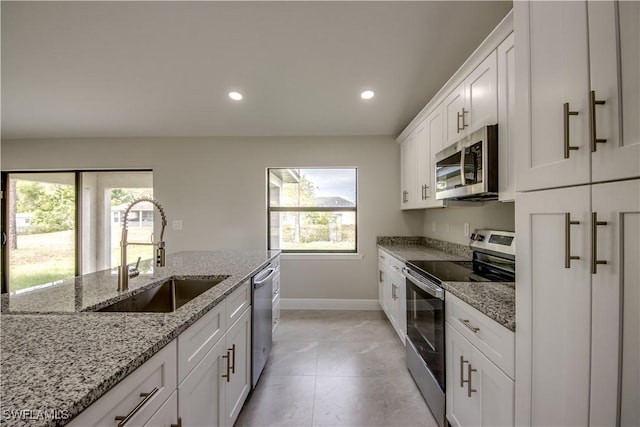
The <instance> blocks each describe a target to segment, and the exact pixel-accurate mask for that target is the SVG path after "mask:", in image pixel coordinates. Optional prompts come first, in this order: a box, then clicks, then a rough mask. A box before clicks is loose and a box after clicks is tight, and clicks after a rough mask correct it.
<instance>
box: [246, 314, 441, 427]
mask: <svg viewBox="0 0 640 427" xmlns="http://www.w3.org/2000/svg"><path fill="white" fill-rule="evenodd" d="M235 425H236V426H237V427H250V426H363V427H364V426H394V427H395V426H425V427H437V423H436V422H435V420H434V418H433V416H432V415H431V412H430V411H429V409H428V407H427V404H426V403H425V402H424V400H423V399H422V396H421V395H420V392H419V390H418V388H417V386H416V385H415V383H414V382H413V379H412V378H411V375H410V374H409V371H407V368H406V365H405V359H404V347H403V346H402V343H401V342H400V340H399V338H398V336H397V335H396V333H395V332H394V330H393V329H392V327H391V325H390V324H389V322H388V320H387V319H386V317H385V315H384V313H382V312H381V311H319V310H283V311H282V312H281V323H280V326H279V327H278V329H277V330H276V332H275V334H274V336H273V350H272V352H271V356H270V357H269V361H268V362H267V366H266V367H265V370H264V371H263V373H262V377H261V378H260V381H259V383H258V386H257V387H256V389H255V391H254V392H253V394H252V395H251V396H250V397H249V399H248V400H247V402H246V403H245V406H244V408H243V410H242V412H241V413H240V416H239V417H238V421H237V422H236V424H235Z"/></svg>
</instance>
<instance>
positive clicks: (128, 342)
mask: <svg viewBox="0 0 640 427" xmlns="http://www.w3.org/2000/svg"><path fill="white" fill-rule="evenodd" d="M278 254H279V251H266V250H231V251H194V252H179V253H176V254H172V255H168V256H167V263H166V267H160V268H155V269H151V268H150V267H149V265H148V264H147V265H143V266H142V269H141V270H142V271H143V274H141V276H139V277H136V278H133V279H130V282H129V288H130V290H129V291H128V292H118V291H117V274H112V271H110V270H106V271H101V272H97V273H92V274H88V275H84V276H81V277H77V278H74V279H69V280H67V281H64V282H62V283H60V284H57V285H55V286H51V287H46V288H42V289H39V290H35V291H33V292H25V293H23V294H19V295H3V296H2V301H1V302H2V315H0V323H1V324H2V328H1V329H0V339H1V341H0V348H1V350H2V353H1V360H0V364H1V369H0V409H1V412H0V425H2V426H5V425H6V426H9V425H11V426H59V425H64V424H66V423H67V422H68V421H70V419H71V418H72V417H74V416H75V415H77V414H78V413H79V412H81V411H82V410H84V409H86V408H87V407H88V406H89V405H90V404H91V403H93V402H94V401H96V400H97V399H98V398H99V397H101V396H102V395H103V394H104V393H106V392H107V391H108V390H109V389H111V387H113V386H114V385H115V384H117V383H118V382H119V381H121V380H122V379H124V378H125V377H126V376H127V375H128V374H129V373H131V372H132V371H134V370H135V369H136V368H137V367H139V366H140V365H142V364H143V363H144V362H145V361H146V360H148V359H149V358H150V357H151V356H153V355H154V354H155V353H156V352H158V351H159V350H160V349H161V348H162V347H164V346H165V345H167V344H168V343H169V342H171V341H172V340H173V339H174V338H176V337H177V336H178V335H179V334H180V333H181V332H182V331H184V330H185V329H186V328H187V327H188V326H190V325H191V324H193V323H194V322H195V321H196V320H198V319H199V318H200V317H202V316H203V315H204V314H205V313H206V312H207V311H209V310H211V308H213V307H214V306H216V305H217V304H218V303H220V302H221V301H222V300H224V298H225V297H226V296H228V295H229V294H230V293H232V292H233V291H234V290H235V289H236V288H237V287H238V286H240V285H241V284H242V283H244V282H245V281H246V280H247V279H249V278H250V277H251V276H252V275H254V274H255V273H256V272H258V271H259V270H260V269H261V268H262V267H263V266H265V265H266V264H267V263H268V262H269V261H270V260H272V259H273V258H274V257H276V256H277V255H278ZM145 270H146V271H147V272H148V273H147V274H146V275H145V274H144V271H145ZM152 270H153V271H152ZM220 275H225V276H226V275H228V276H229V277H228V278H227V279H225V280H224V281H222V282H221V283H220V284H218V285H216V286H214V287H213V288H212V289H210V290H208V291H207V292H205V293H203V294H202V295H200V296H199V297H197V298H195V299H193V300H192V301H190V302H189V303H187V304H185V305H183V306H182V307H180V308H178V309H177V310H175V311H174V312H171V313H95V312H91V311H85V310H93V309H97V308H100V307H102V306H104V305H107V304H109V303H111V302H115V301H117V300H119V299H123V298H125V297H127V296H128V295H130V294H132V293H137V292H140V291H142V290H144V289H147V288H149V287H152V286H153V285H154V284H157V283H159V282H162V281H165V280H167V279H168V278H171V277H185V276H186V277H189V276H191V277H193V276H198V277H214V276H220ZM12 411H16V412H12ZM17 411H31V412H29V413H27V414H24V413H22V416H18V415H16V414H17ZM51 414H54V415H57V418H58V419H54V420H51V419H47V415H51ZM18 418H22V419H18Z"/></svg>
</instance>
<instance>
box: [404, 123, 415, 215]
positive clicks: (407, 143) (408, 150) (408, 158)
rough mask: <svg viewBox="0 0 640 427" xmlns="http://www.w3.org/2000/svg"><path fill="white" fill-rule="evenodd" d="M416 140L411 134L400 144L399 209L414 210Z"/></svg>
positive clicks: (413, 134)
mask: <svg viewBox="0 0 640 427" xmlns="http://www.w3.org/2000/svg"><path fill="white" fill-rule="evenodd" d="M417 151H418V150H417V139H416V135H415V133H411V134H410V135H409V136H408V137H407V138H406V139H405V140H404V141H402V144H400V170H401V177H400V187H401V188H400V189H401V198H400V209H414V208H415V206H416V202H417V200H416V199H417V197H416V196H417V195H418V191H417V180H418V177H417V174H416V172H417V163H416V159H417Z"/></svg>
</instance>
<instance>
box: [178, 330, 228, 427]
mask: <svg viewBox="0 0 640 427" xmlns="http://www.w3.org/2000/svg"><path fill="white" fill-rule="evenodd" d="M226 354H227V353H226V347H225V340H224V339H222V340H220V341H218V343H217V344H215V345H214V346H213V348H212V349H211V350H209V352H208V353H207V354H206V356H205V357H204V358H203V359H202V360H201V361H200V363H198V365H197V366H196V367H195V368H194V369H193V370H192V371H191V373H190V374H189V375H188V376H187V378H186V379H185V380H184V381H183V382H182V384H180V386H179V387H178V416H179V417H180V418H181V419H182V425H183V427H189V426H193V427H196V426H213V425H220V424H221V421H223V420H224V418H223V413H224V406H225V402H224V397H225V396H224V382H223V381H224V379H223V378H221V377H220V376H221V375H223V374H225V372H226V364H227V361H226V360H225V359H224V358H223V356H225V355H226Z"/></svg>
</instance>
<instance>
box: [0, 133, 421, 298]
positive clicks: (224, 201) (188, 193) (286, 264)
mask: <svg viewBox="0 0 640 427" xmlns="http://www.w3.org/2000/svg"><path fill="white" fill-rule="evenodd" d="M1 161H2V170H29V169H35V170H40V169H48V170H55V169H94V168H97V169H100V168H105V169H118V168H150V169H153V173H154V175H153V182H154V194H155V196H156V198H157V199H158V200H159V201H160V202H161V203H162V204H163V205H164V207H165V209H166V212H167V216H168V220H169V230H168V231H167V232H166V239H165V240H166V242H167V248H168V251H169V252H176V251H180V250H186V249H226V248H264V247H265V246H266V208H265V203H266V171H265V170H266V168H267V167H305V166H356V167H358V187H359V188H358V202H359V205H358V210H359V212H358V221H359V223H358V225H359V229H358V236H359V252H360V253H361V254H363V255H364V257H363V258H362V259H346V260H343V259H337V260H336V259H321V258H320V259H318V257H316V258H313V259H309V260H306V259H305V260H300V259H289V260H283V262H282V297H283V298H304V299H307V298H308V299H313V298H326V299H368V300H373V299H377V278H376V272H377V267H376V265H377V256H376V240H375V239H376V236H377V235H415V234H421V233H422V232H423V226H424V218H423V216H424V215H425V214H424V212H422V211H418V212H401V211H400V210H399V203H398V191H399V188H400V183H399V180H400V159H399V146H398V144H396V142H395V141H394V140H393V139H392V138H390V137H331V138H329V137H327V138H320V137H299V138H297V137H287V138H275V137H274V138H224V137H216V138H162V139H159V138H118V139H76V140H51V139H50V140H15V141H2V160H1ZM427 215H428V214H427ZM174 219H179V220H182V221H183V229H182V230H181V231H174V230H171V229H170V228H171V221H172V220H174Z"/></svg>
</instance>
